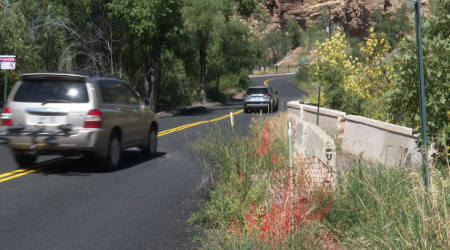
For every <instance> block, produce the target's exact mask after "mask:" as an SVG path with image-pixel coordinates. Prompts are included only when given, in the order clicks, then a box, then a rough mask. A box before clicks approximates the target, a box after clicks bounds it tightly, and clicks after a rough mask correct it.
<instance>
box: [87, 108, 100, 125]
mask: <svg viewBox="0 0 450 250" xmlns="http://www.w3.org/2000/svg"><path fill="white" fill-rule="evenodd" d="M101 127H102V112H101V111H100V110H98V109H91V110H89V112H88V113H87V115H86V120H85V122H84V128H101Z"/></svg>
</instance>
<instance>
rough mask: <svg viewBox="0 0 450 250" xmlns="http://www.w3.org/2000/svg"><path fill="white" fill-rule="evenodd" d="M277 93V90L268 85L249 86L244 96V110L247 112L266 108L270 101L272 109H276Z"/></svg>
mask: <svg viewBox="0 0 450 250" xmlns="http://www.w3.org/2000/svg"><path fill="white" fill-rule="evenodd" d="M277 94H278V92H277V91H274V90H273V89H272V88H271V87H268V86H250V87H249V88H248V89H247V92H246V93H245V96H244V112H245V113H248V112H250V110H252V111H253V110H261V109H267V110H268V109H270V105H271V102H272V107H273V109H274V110H278V97H277V96H276V95H277ZM268 107H269V108H268ZM268 111H269V110H268Z"/></svg>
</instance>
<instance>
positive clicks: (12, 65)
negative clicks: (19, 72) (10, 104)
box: [0, 55, 16, 107]
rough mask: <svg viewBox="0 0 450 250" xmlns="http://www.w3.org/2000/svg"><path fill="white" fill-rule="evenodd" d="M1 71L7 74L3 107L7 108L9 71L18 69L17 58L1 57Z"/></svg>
mask: <svg viewBox="0 0 450 250" xmlns="http://www.w3.org/2000/svg"><path fill="white" fill-rule="evenodd" d="M0 69H4V70H6V72H5V89H4V91H3V107H6V98H8V70H14V69H16V56H14V55H0Z"/></svg>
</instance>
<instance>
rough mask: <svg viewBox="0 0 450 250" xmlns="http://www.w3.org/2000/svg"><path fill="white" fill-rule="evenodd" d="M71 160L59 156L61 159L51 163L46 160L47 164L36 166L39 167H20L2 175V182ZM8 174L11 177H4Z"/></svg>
mask: <svg viewBox="0 0 450 250" xmlns="http://www.w3.org/2000/svg"><path fill="white" fill-rule="evenodd" d="M69 161H71V159H67V158H63V159H61V158H59V159H56V160H53V161H52V162H50V164H49V163H48V162H45V163H44V164H45V166H42V167H39V165H41V164H39V165H38V166H36V167H37V168H33V169H29V168H28V169H18V170H15V171H12V172H9V173H5V174H2V175H0V183H2V182H5V181H9V180H11V179H14V178H17V177H20V176H23V175H26V174H30V173H34V172H37V171H39V170H42V169H46V168H49V167H52V166H55V165H57V164H61V163H66V162H69ZM11 175H12V176H11ZM6 176H10V177H7V178H3V177H6Z"/></svg>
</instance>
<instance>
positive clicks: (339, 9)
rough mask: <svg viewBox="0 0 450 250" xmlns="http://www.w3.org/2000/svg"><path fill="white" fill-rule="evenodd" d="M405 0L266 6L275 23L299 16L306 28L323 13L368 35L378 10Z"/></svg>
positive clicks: (314, 0)
mask: <svg viewBox="0 0 450 250" xmlns="http://www.w3.org/2000/svg"><path fill="white" fill-rule="evenodd" d="M429 1H433V0H422V1H421V3H422V8H423V11H424V13H425V14H427V12H428V8H427V7H428V6H429ZM434 1H436V0H434ZM406 2H407V1H406V0H267V4H266V5H265V6H263V8H265V9H266V11H267V12H269V13H270V15H271V17H272V23H273V24H274V25H276V26H277V27H278V28H283V27H284V25H285V24H286V22H287V21H288V20H289V19H291V18H295V19H297V21H298V23H299V25H300V26H301V27H302V28H303V29H306V27H308V26H309V25H310V24H311V22H312V21H314V20H316V19H317V18H323V15H324V14H327V15H329V13H330V9H331V16H332V17H333V19H334V21H335V22H339V23H340V24H341V25H342V26H343V27H344V29H345V30H346V31H348V32H350V33H351V34H352V35H354V36H361V35H365V34H366V32H367V30H368V28H369V26H370V23H369V17H370V14H371V13H372V12H374V11H375V10H380V11H381V12H382V13H389V12H392V11H395V9H397V8H398V7H400V5H401V4H402V3H405V4H406Z"/></svg>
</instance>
